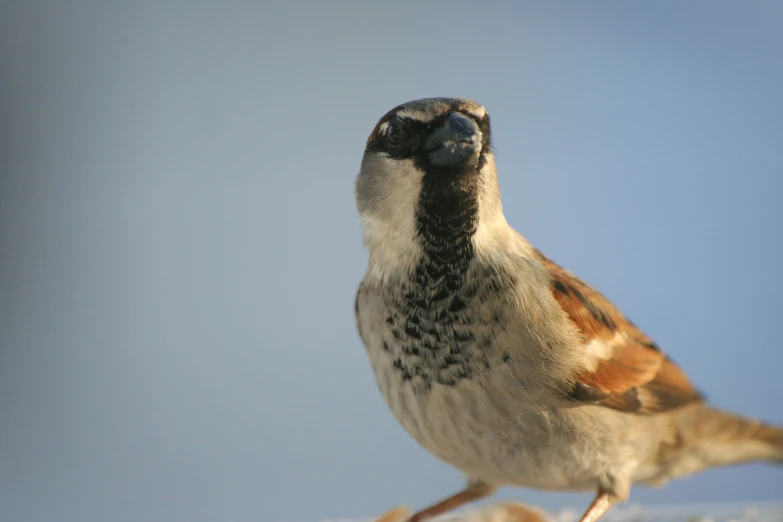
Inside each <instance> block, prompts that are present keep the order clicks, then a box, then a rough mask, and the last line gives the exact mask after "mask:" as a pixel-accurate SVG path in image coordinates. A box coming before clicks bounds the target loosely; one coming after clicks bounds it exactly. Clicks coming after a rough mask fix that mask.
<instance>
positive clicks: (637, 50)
mask: <svg viewBox="0 0 783 522" xmlns="http://www.w3.org/2000/svg"><path fill="white" fill-rule="evenodd" d="M66 4H67V5H66ZM262 4H266V5H262ZM0 87H1V88H0V93H1V94H0V117H1V118H2V119H1V120H0V122H2V125H1V126H0V144H2V148H1V150H0V167H1V168H2V171H0V172H1V173H2V177H1V178H0V261H1V263H2V264H0V519H2V520H3V521H5V522H15V521H22V520H24V521H84V522H87V521H106V520H112V521H117V522H121V521H216V522H217V521H221V522H228V521H240V520H241V521H246V520H247V521H251V520H254V521H265V522H275V521H280V520H287V521H289V522H292V521H314V520H317V519H321V518H326V517H342V516H346V517H348V516H350V517H358V516H369V515H372V514H375V513H380V512H382V511H383V510H385V509H387V508H390V507H393V506H395V505H397V504H399V503H407V504H409V505H411V506H414V507H423V506H425V505H427V504H429V503H431V502H432V501H434V500H436V499H439V498H440V497H442V496H444V495H446V494H450V493H452V492H454V491H456V490H457V488H459V487H461V485H462V477H461V476H460V474H459V473H458V472H457V471H456V470H453V469H452V468H450V467H448V466H447V465H445V464H443V463H441V462H440V461H438V460H437V459H435V458H434V457H432V456H430V455H429V454H428V453H426V452H425V451H424V450H423V449H421V448H419V447H418V445H417V444H416V443H415V442H414V441H413V440H412V439H411V438H410V437H409V436H408V435H407V434H406V433H405V432H404V431H403V429H402V428H401V427H400V426H398V424H397V423H396V421H395V420H394V419H393V417H392V415H391V413H390V412H389V411H388V410H387V408H386V406H385V404H384V403H383V401H382V399H381V397H380V394H379V393H378V391H377V389H376V386H375V382H374V379H373V376H372V374H371V371H370V368H369V363H368V361H367V358H366V355H365V353H364V349H363V348H362V346H361V343H360V341H359V338H358V336H357V334H356V333H355V326H354V318H353V297H354V292H355V289H356V286H357V284H358V282H359V280H360V279H361V277H362V273H363V270H364V267H365V263H366V253H365V252H364V251H363V248H362V244H361V233H360V228H359V220H358V217H357V214H356V211H355V209H354V202H353V181H354V177H355V175H356V173H357V172H358V168H359V162H360V159H361V155H362V151H363V146H364V141H365V139H366V137H367V135H368V134H369V132H370V131H371V130H372V128H373V126H374V125H375V123H376V121H377V119H378V118H379V117H380V116H381V115H383V114H384V113H385V112H386V111H387V110H388V109H390V108H392V107H393V106H395V105H397V104H398V103H401V102H404V101H407V100H410V99H414V98H420V97H426V96H462V97H469V98H473V99H476V100H477V101H479V102H480V103H482V104H484V105H485V106H486V107H487V108H488V110H489V111H490V114H491V115H492V118H493V124H494V127H493V136H494V143H495V145H496V153H497V162H498V167H499V169H500V177H501V186H502V190H503V197H504V203H505V208H506V214H507V217H508V219H509V221H510V222H511V223H512V225H514V226H515V227H516V228H517V229H518V230H520V231H521V232H522V233H523V234H524V235H526V236H527V237H528V239H530V240H531V242H533V243H534V244H535V245H537V246H538V247H539V248H541V249H542V250H543V251H545V252H546V253H547V254H548V255H550V256H551V257H552V258H553V259H555V260H557V261H558V262H559V263H561V264H563V265H564V266H566V267H568V268H570V269H572V270H573V271H575V272H576V273H577V274H579V275H580V276H582V277H583V278H584V279H586V280H588V281H589V282H591V283H593V284H594V285H595V286H597V287H598V288H600V289H601V290H602V291H603V292H604V293H605V294H607V295H608V296H609V297H610V298H611V299H613V300H615V301H616V302H617V303H618V304H619V305H620V306H621V307H622V308H623V309H624V310H625V311H626V312H627V314H628V315H629V316H630V317H631V318H633V319H634V321H635V322H637V323H638V324H639V325H640V326H642V327H643V329H645V330H646V331H647V332H648V333H650V334H651V335H652V336H654V337H655V339H656V340H657V341H658V343H659V344H660V345H661V346H663V347H664V348H665V349H666V350H667V351H668V352H669V353H671V354H672V355H673V357H674V358H675V359H676V360H677V361H678V362H679V363H680V364H681V365H682V366H683V367H684V368H685V369H686V370H687V371H688V373H689V374H690V375H691V376H692V378H693V380H694V381H695V382H696V383H697V384H698V386H699V387H700V388H701V389H703V390H704V391H705V392H706V393H707V395H708V396H709V398H710V399H711V401H712V402H713V403H714V404H716V405H718V406H721V407H725V408H730V409H733V410H737V411H741V412H744V413H746V414H748V415H752V416H757V417H761V418H764V419H767V420H769V421H774V422H776V423H778V424H783V401H781V398H782V396H783V394H782V392H781V384H780V383H781V381H780V370H781V368H783V343H781V341H780V338H779V334H780V323H781V311H783V297H782V296H783V293H781V290H782V289H783V276H781V267H783V238H782V237H781V232H780V228H781V224H783V96H782V95H781V93H783V3H781V2H778V1H774V0H771V1H767V2H764V1H750V2H728V1H717V0H716V1H706V0H704V1H699V0H693V1H689V2H682V1H674V0H667V1H660V2H620V1H608V0H607V1H601V2H592V3H587V2H560V1H551V0H549V1H540V2H520V3H514V4H512V3H508V4H503V3H487V4H485V5H481V4H480V3H476V2H458V1H454V2H449V3H442V4H436V3H421V4H418V3H413V2H411V3H406V2H391V3H389V2H387V3H384V4H383V5H381V4H375V3H369V2H367V3H364V2H361V3H360V2H355V3H352V4H349V3H346V2H343V3H340V2H332V3H327V2H311V3H304V2H300V3H294V2H288V3H283V2H280V3H272V2H256V3H245V2H221V3H218V2H214V3H206V2H199V1H191V2H180V1H170V2H165V3H160V2H146V1H142V2H125V3H121V2H98V1H97V0H96V1H94V2H87V1H82V0H75V1H73V2H68V3H63V2H46V1H39V2H2V4H0ZM589 496H590V495H588V494H554V493H543V492H535V491H524V490H513V489H508V490H503V491H502V492H501V495H500V497H505V498H515V499H519V500H525V501H529V502H531V503H537V504H543V505H544V506H545V507H548V508H553V507H558V506H562V505H575V506H584V505H586V503H587V502H588V497H589ZM761 499H777V500H781V499H783V470H782V469H780V468H774V467H772V466H763V465H753V466H742V467H737V468H732V469H723V470H717V471H712V472H709V473H706V474H703V475H700V476H697V477H695V478H692V479H688V480H684V481H679V482H677V483H674V484H672V485H670V486H669V487H668V488H666V489H663V490H651V489H647V488H641V487H640V488H637V489H635V490H634V491H633V494H632V500H634V501H638V502H645V503H670V502H702V501H704V502H713V501H722V500H740V501H745V500H749V501H753V500H761Z"/></svg>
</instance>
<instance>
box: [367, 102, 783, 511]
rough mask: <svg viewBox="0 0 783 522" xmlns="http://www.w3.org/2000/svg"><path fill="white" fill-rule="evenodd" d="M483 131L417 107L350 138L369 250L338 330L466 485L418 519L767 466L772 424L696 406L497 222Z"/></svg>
mask: <svg viewBox="0 0 783 522" xmlns="http://www.w3.org/2000/svg"><path fill="white" fill-rule="evenodd" d="M490 137H491V136H490V119H489V115H488V113H487V110H486V109H485V108H484V107H483V106H482V105H480V104H479V103H477V102H475V101H472V100H468V99H463V98H445V97H443V98H425V99H419V100H414V101H410V102H407V103H403V104H401V105H399V106H397V107H395V108H393V109H392V110H390V111H389V112H387V113H386V114H385V115H384V116H383V117H382V118H381V119H380V120H379V121H378V123H377V124H376V126H375V128H374V129H373V131H372V133H371V134H370V136H369V138H368V139H367V142H366V147H365V150H364V155H363V157H362V160H361V167H360V170H359V174H358V175H357V177H356V181H355V201H356V207H357V210H358V214H359V217H360V221H361V225H362V229H363V239H364V244H365V246H366V249H367V251H368V253H369V256H368V264H367V269H366V272H365V274H364V277H363V279H362V281H361V283H360V285H359V288H358V292H357V294H356V301H355V315H356V326H357V329H358V333H359V336H360V338H361V340H362V342H363V344H364V347H365V348H366V352H367V355H368V358H369V362H370V365H371V367H372V370H373V372H374V374H375V378H376V381H377V385H378V388H379V389H380V392H381V395H382V396H383V398H384V400H385V402H386V404H387V405H388V407H389V408H390V410H391V412H392V413H393V414H394V416H395V417H396V419H397V420H398V421H399V422H400V423H401V424H402V426H403V427H404V428H405V430H406V431H407V432H408V433H409V434H410V435H411V436H412V437H413V438H414V439H415V440H416V441H417V442H418V443H419V444H420V445H421V446H422V447H424V448H425V449H426V450H428V451H429V452H430V453H432V454H434V455H435V456H436V457H438V458H439V459H441V460H443V461H445V462H446V463H448V464H450V465H451V466H453V467H455V468H457V469H458V470H459V471H461V472H462V473H463V474H464V475H465V477H466V479H467V484H466V487H465V488H464V489H463V490H461V491H459V492H457V493H456V494H454V495H452V496H450V497H447V498H445V499H443V500H441V501H439V502H436V503H434V504H433V505H431V506H430V507H427V508H425V509H423V510H421V511H418V512H417V513H414V514H413V515H412V516H410V518H409V519H408V521H409V522H420V521H422V520H426V519H429V518H432V517H435V516H438V515H440V514H443V513H446V512H448V511H451V510H453V509H456V508H458V507H460V506H463V505H465V504H467V503H469V502H472V501H475V500H479V499H482V498H485V497H489V496H490V495H491V494H492V493H493V492H494V491H495V490H496V489H497V488H499V487H502V486H517V487H521V488H528V489H539V490H551V491H591V492H595V497H594V500H593V501H592V503H591V504H590V505H589V507H587V509H586V511H585V512H584V515H583V516H582V518H581V521H582V522H595V521H596V520H598V519H599V518H600V517H601V516H602V515H603V514H604V513H606V512H607V510H609V509H610V508H611V506H613V505H615V504H616V503H618V502H623V501H625V500H627V498H628V495H629V492H630V490H631V487H632V485H633V484H637V483H638V484H648V485H663V484H665V483H666V482H668V481H669V480H671V479H674V478H678V477H684V476H687V475H691V474H693V473H696V472H700V471H703V470H706V469H708V468H712V467H715V466H725V465H732V464H739V463H744V462H751V461H768V462H772V463H777V464H781V463H783V429H782V428H780V427H776V426H773V425H770V424H765V423H763V422H759V421H757V420H754V419H751V418H746V417H742V416H739V415H735V414H733V413H730V412H727V411H723V410H720V409H717V408H715V407H711V406H709V405H708V404H707V403H706V401H705V399H704V397H703V395H702V394H701V392H700V391H699V390H698V389H697V388H696V387H695V386H694V385H693V384H692V383H691V381H690V380H689V379H688V377H687V376H686V374H685V373H684V371H683V370H682V369H680V368H679V367H678V366H677V364H676V363H675V362H674V361H673V360H672V359H671V358H670V357H669V356H668V355H666V354H665V353H664V352H663V350H662V349H661V348H660V347H659V346H658V345H657V344H656V343H655V341H654V340H653V339H652V338H651V337H649V336H648V335H647V334H645V333H644V332H643V331H642V330H641V329H640V328H639V327H637V326H636V325H635V324H634V323H633V322H632V321H631V320H629V319H628V318H627V317H626V316H625V315H623V313H622V312H621V311H620V310H619V309H618V308H617V307H616V306H615V305H614V304H613V303H612V302H611V301H610V300H609V299H607V298H606V297H604V296H603V295H602V294H601V293H600V292H598V291H597V290H596V289H594V288H593V287H592V286H590V285H589V284H588V283H586V282H584V281H583V280H581V279H579V278H578V277H577V276H576V275H574V274H573V273H571V272H570V271H568V270H566V269H564V268H562V267H561V266H560V265H558V264H556V263H555V262H554V261H552V260H550V259H549V258H548V257H547V256H546V255H544V254H543V253H542V252H541V251H539V250H538V249H536V248H535V247H534V246H532V245H531V244H530V243H529V242H528V241H527V240H526V239H525V238H524V237H523V236H522V235H521V234H520V233H518V232H517V231H516V230H515V229H514V228H512V227H511V226H510V225H509V223H508V222H507V220H506V218H505V215H504V213H503V206H502V203H501V197H500V188H499V182H498V174H497V168H496V164H495V159H494V156H493V149H492V144H491V139H490Z"/></svg>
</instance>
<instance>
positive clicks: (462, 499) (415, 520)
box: [407, 480, 497, 522]
mask: <svg viewBox="0 0 783 522" xmlns="http://www.w3.org/2000/svg"><path fill="white" fill-rule="evenodd" d="M495 489H497V488H495V486H490V485H489V484H487V483H486V482H479V481H473V480H471V481H470V482H469V483H468V487H466V488H465V489H463V490H462V491H460V492H459V493H456V494H454V495H452V496H450V497H449V498H446V499H443V500H441V501H440V502H438V503H437V504H435V505H432V506H430V507H428V508H427V509H423V510H421V511H419V512H418V513H416V514H414V515H413V516H412V517H411V518H409V519H408V521H407V522H422V521H424V520H427V519H430V518H433V517H437V516H438V515H442V514H443V513H446V512H448V511H451V510H453V509H457V508H458V507H460V506H464V505H465V504H467V503H468V502H473V501H474V500H479V499H482V498H485V497H488V496H490V495H491V494H492V493H494V492H495Z"/></svg>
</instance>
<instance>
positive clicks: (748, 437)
mask: <svg viewBox="0 0 783 522" xmlns="http://www.w3.org/2000/svg"><path fill="white" fill-rule="evenodd" d="M673 420H674V437H673V438H672V440H671V441H669V442H667V443H666V444H663V445H662V446H661V452H660V455H659V456H658V465H659V466H660V467H659V468H658V473H659V475H658V477H657V479H652V481H651V482H654V483H655V482H663V481H666V480H668V479H670V478H674V477H678V476H684V475H690V474H692V473H696V472H699V471H703V470H705V469H708V468H712V467H716V466H730V465H733V464H742V463H746V462H773V463H777V464H783V428H780V427H777V426H771V425H769V424H764V423H762V422H759V421H756V420H753V419H748V418H744V417H740V416H738V415H734V414H733V413H729V412H725V411H721V410H718V409H715V408H710V407H708V406H698V407H696V408H686V409H684V410H682V411H681V412H679V413H678V414H677V415H675V416H674V418H673Z"/></svg>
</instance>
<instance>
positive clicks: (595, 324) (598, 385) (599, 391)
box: [538, 252, 703, 413]
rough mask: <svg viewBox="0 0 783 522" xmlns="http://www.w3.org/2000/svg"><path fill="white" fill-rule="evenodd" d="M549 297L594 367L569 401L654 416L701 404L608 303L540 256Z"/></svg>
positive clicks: (673, 367) (670, 364)
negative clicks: (576, 334)
mask: <svg viewBox="0 0 783 522" xmlns="http://www.w3.org/2000/svg"><path fill="white" fill-rule="evenodd" d="M538 255H539V256H540V258H539V260H540V261H541V263H542V264H543V265H544V267H545V268H546V269H547V270H548V271H549V273H550V276H551V281H552V295H553V296H554V298H555V299H556V300H557V302H558V303H559V304H560V306H561V308H562V309H563V311H564V312H565V313H566V314H567V316H568V317H569V318H570V319H571V321H573V323H574V326H575V327H576V329H577V330H578V331H579V332H580V333H581V334H582V336H583V338H584V343H585V349H586V350H587V351H588V352H589V355H590V356H591V358H592V359H593V363H594V365H593V367H592V368H591V369H586V370H584V371H583V372H581V373H580V374H579V375H577V376H576V381H577V382H576V386H575V388H574V393H573V394H572V396H573V397H574V398H576V399H578V400H582V401H585V402H590V403H596V404H601V405H602V406H606V407H609V408H613V409H616V410H620V411H626V412H635V413H657V412H662V411H667V410H671V409H675V408H679V407H682V406H684V405H686V404H690V403H694V402H701V401H702V400H703V399H702V396H701V395H700V394H699V392H698V391H697V390H696V388H695V387H694V386H693V384H691V382H690V381H689V380H688V377H687V376H686V375H685V373H684V372H683V371H682V370H680V368H679V367H677V365H676V364H675V363H674V362H673V361H672V360H671V359H669V358H668V357H667V356H666V354H664V353H663V352H662V351H661V349H660V348H659V347H658V345H656V344H655V342H654V341H653V340H652V339H651V338H650V337H648V336H647V335H646V334H645V333H644V332H642V331H641V330H639V328H637V327H636V325H634V324H633V323H632V322H631V321H630V320H628V319H627V318H626V317H625V316H624V315H623V314H622V313H621V312H620V311H619V310H618V309H617V307H615V306H614V305H613V304H612V303H611V302H610V301H609V300H608V299H607V298H605V297H604V296H603V295H601V294H600V293H599V292H598V291H597V290H595V289H594V288H593V287H591V286H590V285H588V284H587V283H585V282H584V281H582V280H580V279H579V278H577V277H576V276H574V275H573V274H571V273H570V272H569V271H567V270H565V269H564V268H562V267H560V266H559V265H557V264H556V263H555V262H553V261H551V260H550V259H548V258H547V257H546V256H544V255H543V254H541V253H540V252H538Z"/></svg>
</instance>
